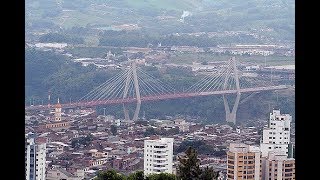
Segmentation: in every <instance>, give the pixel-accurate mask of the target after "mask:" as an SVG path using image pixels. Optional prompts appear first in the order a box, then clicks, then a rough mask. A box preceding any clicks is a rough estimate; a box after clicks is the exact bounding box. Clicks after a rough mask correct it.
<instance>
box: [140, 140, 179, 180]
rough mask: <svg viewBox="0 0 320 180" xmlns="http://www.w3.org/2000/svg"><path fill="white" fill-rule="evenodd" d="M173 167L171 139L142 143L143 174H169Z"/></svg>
mask: <svg viewBox="0 0 320 180" xmlns="http://www.w3.org/2000/svg"><path fill="white" fill-rule="evenodd" d="M172 166H173V138H161V139H156V140H145V141H144V174H145V175H149V174H152V173H157V174H159V173H161V172H164V173H171V174H172Z"/></svg>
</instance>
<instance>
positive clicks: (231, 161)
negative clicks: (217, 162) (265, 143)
mask: <svg viewBox="0 0 320 180" xmlns="http://www.w3.org/2000/svg"><path fill="white" fill-rule="evenodd" d="M227 179H228V180H231V179H233V180H239V179H250V180H261V179H262V174H261V153H260V149H259V147H256V146H249V145H246V144H243V143H231V144H230V146H229V151H228V152H227Z"/></svg>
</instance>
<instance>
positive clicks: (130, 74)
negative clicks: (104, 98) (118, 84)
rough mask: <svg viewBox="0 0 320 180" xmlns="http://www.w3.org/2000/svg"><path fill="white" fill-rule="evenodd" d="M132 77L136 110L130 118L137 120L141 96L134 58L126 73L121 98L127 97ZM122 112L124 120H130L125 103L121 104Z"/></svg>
mask: <svg viewBox="0 0 320 180" xmlns="http://www.w3.org/2000/svg"><path fill="white" fill-rule="evenodd" d="M132 77H133V82H134V90H135V95H136V99H137V106H136V110H135V112H134V115H133V118H132V120H133V121H137V120H138V115H139V112H140V106H141V96H140V89H139V82H138V76H137V65H136V61H135V60H134V61H132V63H131V68H130V70H129V72H128V74H127V78H126V82H125V87H124V93H123V99H125V98H127V97H128V91H129V85H130V80H131V78H132ZM123 112H124V117H125V120H130V117H129V110H128V107H127V105H126V104H123Z"/></svg>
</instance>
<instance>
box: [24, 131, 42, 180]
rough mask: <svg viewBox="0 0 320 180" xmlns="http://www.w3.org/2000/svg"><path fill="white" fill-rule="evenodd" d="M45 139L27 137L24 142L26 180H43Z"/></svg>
mask: <svg viewBox="0 0 320 180" xmlns="http://www.w3.org/2000/svg"><path fill="white" fill-rule="evenodd" d="M44 140H45V138H38V139H35V138H34V136H33V134H31V135H28V137H27V139H26V142H25V162H26V163H25V166H26V168H25V169H26V174H25V175H26V180H45V175H46V143H45V141H44Z"/></svg>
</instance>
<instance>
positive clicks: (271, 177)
mask: <svg viewBox="0 0 320 180" xmlns="http://www.w3.org/2000/svg"><path fill="white" fill-rule="evenodd" d="M263 159H264V160H263V161H264V162H263V164H264V165H263V179H267V180H293V179H295V159H294V158H288V157H287V154H286V153H285V152H284V151H272V152H269V154H268V157H267V158H263Z"/></svg>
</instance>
